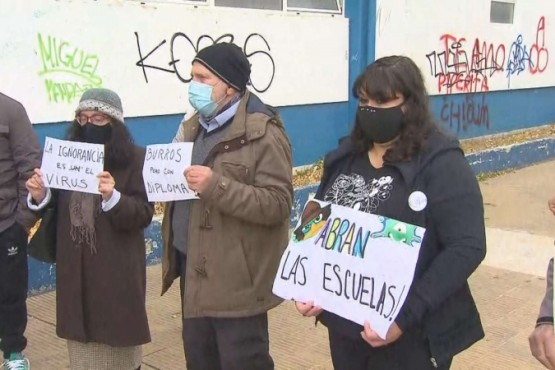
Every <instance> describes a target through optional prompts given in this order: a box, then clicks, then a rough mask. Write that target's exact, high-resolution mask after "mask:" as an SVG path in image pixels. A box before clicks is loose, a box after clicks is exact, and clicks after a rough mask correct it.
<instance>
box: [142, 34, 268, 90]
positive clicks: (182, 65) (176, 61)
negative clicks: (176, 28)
mask: <svg viewBox="0 0 555 370" xmlns="http://www.w3.org/2000/svg"><path fill="white" fill-rule="evenodd" d="M135 38H136V40H137V50H138V53H139V60H138V61H137V63H136V66H137V67H140V68H142V71H143V75H144V78H145V82H146V83H148V76H147V68H148V69H154V70H158V71H162V72H167V73H172V74H175V75H176V77H177V78H178V79H179V80H180V81H181V82H183V83H189V82H190V81H191V76H190V70H191V62H192V58H193V57H194V56H195V55H196V54H197V53H198V52H199V50H201V49H202V48H203V47H206V46H209V45H213V44H217V43H220V42H229V43H233V42H234V41H235V36H234V35H232V34H229V33H227V34H224V35H222V36H220V37H218V38H216V39H214V38H212V37H211V36H209V35H201V36H199V37H198V39H197V40H196V42H193V40H192V39H191V38H190V37H189V36H188V35H187V34H185V33H183V32H176V33H174V34H173V35H172V37H171V40H170V42H169V62H168V63H167V66H165V65H159V64H158V65H157V64H150V63H151V62H149V64H147V59H149V58H150V57H152V56H153V54H154V53H155V52H157V51H158V50H159V49H160V48H162V47H163V46H164V45H165V44H166V43H167V40H162V41H161V42H159V43H158V44H157V45H156V46H154V47H153V48H151V50H150V51H149V52H148V53H146V54H144V53H143V49H142V48H141V42H140V38H139V33H138V32H135ZM257 47H260V49H259V48H257ZM270 51H271V49H270V45H269V44H268V42H267V41H266V39H265V38H264V36H262V35H260V34H258V33H251V34H250V35H248V36H247V38H246V39H245V42H244V43H243V53H244V54H245V56H246V57H247V59H249V62H250V63H251V69H252V70H253V72H254V71H255V70H256V69H257V68H258V67H257V64H259V63H260V68H261V69H264V72H265V75H266V76H265V77H264V78H263V79H262V78H261V80H262V81H253V76H254V75H255V73H252V74H251V79H250V81H249V85H250V86H252V88H253V89H254V90H255V91H257V92H265V91H267V90H268V89H269V88H270V86H271V85H272V82H273V80H274V75H275V72H276V65H275V62H274V59H273V58H272V55H271V54H270ZM166 52H168V51H166ZM187 57H188V58H187Z"/></svg>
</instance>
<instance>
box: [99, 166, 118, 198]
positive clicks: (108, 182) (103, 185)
mask: <svg viewBox="0 0 555 370" xmlns="http://www.w3.org/2000/svg"><path fill="white" fill-rule="evenodd" d="M97 177H98V180H99V182H98V191H99V192H100V194H101V195H102V199H103V200H104V201H108V200H110V198H111V197H112V194H114V189H115V187H116V180H114V178H113V177H112V175H111V174H110V172H108V171H103V172H101V173H100V174H98V176H97Z"/></svg>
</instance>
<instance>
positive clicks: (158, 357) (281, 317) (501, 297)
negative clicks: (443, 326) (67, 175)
mask: <svg viewBox="0 0 555 370" xmlns="http://www.w3.org/2000/svg"><path fill="white" fill-rule="evenodd" d="M553 184H555V161H550V162H545V163H542V164H537V165H534V166H531V167H527V168H524V169H520V170H517V171H513V172H510V173H507V174H504V175H502V176H498V177H495V178H491V179H489V180H485V181H483V182H481V183H480V186H481V189H482V194H483V197H484V206H485V217H486V225H487V239H488V253H487V256H486V259H485V260H484V262H483V263H482V265H481V266H480V267H479V268H478V269H477V270H476V272H475V273H474V274H473V275H472V277H471V278H470V286H471V289H472V293H473V295H474V298H475V300H476V304H477V306H478V309H479V311H480V314H481V317H482V322H483V325H484V328H485V332H486V337H485V338H484V339H483V340H481V341H480V342H478V343H476V344H475V345H474V346H472V347H471V348H470V349H468V350H466V351H465V352H463V353H461V354H459V355H458V356H456V357H455V360H454V362H453V366H452V369H454V370H463V369H465V370H466V369H469V370H470V369H480V370H484V369H486V370H487V369H492V370H493V369H496V370H510V369H515V370H516V369H518V370H523V369H542V368H543V367H541V366H540V364H539V363H538V362H536V360H535V359H534V358H533V357H532V356H531V355H530V351H529V348H528V335H529V334H530V332H531V330H532V329H533V327H534V323H535V319H536V315H537V312H538V307H539V304H540V301H541V299H542V297H543V294H544V291H545V269H546V267H547V263H548V260H549V258H550V257H551V256H552V255H553V252H554V248H553V239H554V238H555V217H554V216H553V215H552V214H551V213H550V212H549V211H548V209H547V206H546V202H547V199H548V198H549V197H551V196H554V195H555V186H553ZM461 227H464V225H461ZM147 281H148V290H147V309H148V313H149V321H150V328H151V332H152V343H150V344H148V345H146V346H145V347H144V359H143V367H142V369H143V370H145V369H146V370H152V369H157V370H173V369H176V370H177V369H185V359H184V355H183V349H182V344H181V318H180V305H179V288H178V284H175V286H174V287H172V289H171V290H170V291H169V293H167V294H166V295H165V296H163V297H161V296H160V283H161V266H160V265H156V266H151V267H149V268H148V270H147ZM55 294H56V293H55V292H51V293H46V294H42V295H38V296H34V297H31V298H30V299H29V300H28V305H29V325H28V328H27V336H28V339H29V345H28V348H27V350H26V353H27V355H28V357H29V358H30V360H31V363H32V368H33V369H34V370H50V369H53V370H61V369H68V360H67V350H66V345H65V341H63V340H61V339H58V338H57V337H56V334H55ZM269 316H270V341H271V342H270V346H271V353H272V356H273V358H274V361H275V364H276V369H292V370H293V369H295V370H296V369H299V370H304V369H332V368H333V367H332V365H331V361H330V355H329V349H328V345H327V331H326V329H325V328H324V327H322V326H321V325H319V326H314V322H313V321H312V320H310V319H305V318H303V317H302V316H300V315H299V314H297V312H296V311H295V309H294V307H293V306H292V304H291V303H289V302H286V303H284V304H282V305H280V306H279V307H277V308H276V309H274V310H272V311H270V313H269Z"/></svg>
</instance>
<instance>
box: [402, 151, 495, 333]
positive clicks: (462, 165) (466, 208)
mask: <svg viewBox="0 0 555 370" xmlns="http://www.w3.org/2000/svg"><path fill="white" fill-rule="evenodd" d="M425 192H426V194H427V197H428V207H429V208H428V213H427V217H428V218H427V225H433V230H434V231H435V233H436V235H435V237H436V240H437V242H438V243H439V250H440V251H439V253H438V254H437V255H436V256H435V257H434V258H433V260H432V261H431V262H430V264H429V266H428V267H427V269H426V271H424V273H423V275H422V276H421V277H420V278H418V279H417V280H415V281H414V282H413V284H412V286H411V290H410V293H409V295H408V297H407V300H406V301H405V303H404V305H403V307H402V308H401V311H400V312H399V315H398V317H397V320H396V323H397V325H398V326H399V327H400V328H401V330H403V331H406V330H407V329H408V328H409V327H411V326H413V325H415V324H418V323H420V322H421V320H422V318H423V316H424V315H425V313H426V312H429V311H434V310H435V309H436V308H437V307H438V306H439V305H441V303H442V302H444V301H445V300H446V299H447V298H448V297H449V296H450V295H451V294H453V293H454V292H456V291H457V290H458V289H460V288H461V287H462V286H463V284H465V282H466V281H467V279H468V278H469V277H470V275H471V274H472V272H473V271H474V270H475V269H476V268H477V267H478V265H479V264H480V262H481V261H482V260H483V259H484V257H485V255H486V236H485V224H484V208H483V201H482V195H481V192H480V187H479V185H478V181H477V179H476V176H475V175H474V173H473V172H472V170H471V168H470V166H469V164H468V162H467V160H466V158H465V157H464V155H463V154H462V152H460V151H458V150H450V151H447V152H444V153H442V154H440V155H438V157H436V158H435V159H434V160H433V162H432V163H431V164H430V165H429V168H428V170H427V172H426V190H425ZM424 245H425V244H423V247H424Z"/></svg>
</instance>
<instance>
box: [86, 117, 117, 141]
mask: <svg viewBox="0 0 555 370" xmlns="http://www.w3.org/2000/svg"><path fill="white" fill-rule="evenodd" d="M111 135H112V126H111V125H110V124H107V125H104V126H97V125H93V124H92V123H88V122H87V123H86V124H85V125H84V126H81V139H82V140H83V141H84V142H86V143H90V144H106V143H107V142H108V140H110V136H111Z"/></svg>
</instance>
